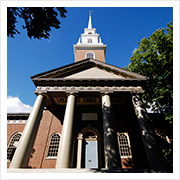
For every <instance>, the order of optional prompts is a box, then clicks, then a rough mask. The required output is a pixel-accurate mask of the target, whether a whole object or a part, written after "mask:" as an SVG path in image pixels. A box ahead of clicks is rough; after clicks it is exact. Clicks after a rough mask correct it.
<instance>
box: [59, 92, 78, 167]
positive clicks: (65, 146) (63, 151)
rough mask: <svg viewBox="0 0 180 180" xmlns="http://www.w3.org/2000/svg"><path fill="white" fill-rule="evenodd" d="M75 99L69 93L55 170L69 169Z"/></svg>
mask: <svg viewBox="0 0 180 180" xmlns="http://www.w3.org/2000/svg"><path fill="white" fill-rule="evenodd" d="M75 99H76V97H75V95H74V94H73V93H71V94H70V95H69V96H68V99H67V105H66V110H65V115H64V121H63V129H62V136H61V140H60V146H59V150H58V157H57V161H56V168H69V167H70V157H71V143H72V130H73V116H74V106H75Z"/></svg>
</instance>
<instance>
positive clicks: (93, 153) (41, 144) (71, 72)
mask: <svg viewBox="0 0 180 180" xmlns="http://www.w3.org/2000/svg"><path fill="white" fill-rule="evenodd" d="M74 54H75V62H74V63H72V64H68V65H66V66H62V67H59V68H56V69H53V70H50V71H46V72H44V73H41V74H37V75H34V76H32V77H31V79H32V81H33V82H34V84H35V86H36V90H35V94H36V95H37V99H36V101H35V104H34V107H33V109H32V112H31V113H30V114H23V113H20V114H8V124H7V132H8V134H7V141H8V142H7V146H8V150H7V154H8V157H7V159H8V162H7V167H8V168H9V167H10V168H11V169H12V168H27V167H28V168H38V169H41V168H56V169H59V168H77V169H81V168H95V169H103V168H104V169H125V168H131V169H138V168H141V169H145V168H146V169H148V168H149V169H157V168H161V167H163V160H162V158H161V157H162V156H161V153H160V149H159V147H158V144H157V141H156V138H155V135H154V132H153V130H152V126H151V123H150V121H149V119H148V116H147V113H146V110H145V109H144V108H143V103H142V101H141V98H140V96H141V94H142V93H144V90H143V84H144V83H146V80H147V77H145V76H142V75H140V74H137V73H133V72H130V71H127V70H124V69H121V68H119V67H116V66H113V65H110V64H107V63H106V61H105V56H106V45H104V44H103V43H102V40H101V38H100V36H99V34H97V33H96V28H92V22H91V15H90V16H89V22H88V28H85V29H84V33H83V34H82V35H81V37H80V38H79V41H78V43H77V44H76V45H74Z"/></svg>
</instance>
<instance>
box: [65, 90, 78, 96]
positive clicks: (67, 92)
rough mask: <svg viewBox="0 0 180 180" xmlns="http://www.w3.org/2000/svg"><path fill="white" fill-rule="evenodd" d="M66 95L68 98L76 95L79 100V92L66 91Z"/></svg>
mask: <svg viewBox="0 0 180 180" xmlns="http://www.w3.org/2000/svg"><path fill="white" fill-rule="evenodd" d="M66 95H67V97H68V96H70V95H74V96H76V97H77V98H78V97H79V91H66Z"/></svg>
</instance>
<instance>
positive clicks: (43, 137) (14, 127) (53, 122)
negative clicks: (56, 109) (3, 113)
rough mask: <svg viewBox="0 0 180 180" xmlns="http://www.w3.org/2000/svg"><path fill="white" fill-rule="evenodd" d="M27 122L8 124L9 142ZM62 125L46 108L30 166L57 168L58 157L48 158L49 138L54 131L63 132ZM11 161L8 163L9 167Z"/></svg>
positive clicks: (21, 130)
mask: <svg viewBox="0 0 180 180" xmlns="http://www.w3.org/2000/svg"><path fill="white" fill-rule="evenodd" d="M24 127H25V124H8V125H7V144H8V143H9V140H10V138H11V136H12V135H13V134H14V133H16V132H23V129H24ZM61 130H62V125H61V122H60V120H58V119H57V118H56V117H55V116H54V115H53V114H52V113H51V112H50V111H48V110H45V111H44V112H43V116H42V119H41V122H40V125H39V129H38V132H37V136H36V139H35V143H34V147H33V151H32V153H31V158H30V161H29V164H28V167H29V168H55V165H56V159H48V158H46V155H47V151H48V146H49V140H50V137H51V135H52V134H53V133H56V132H57V133H60V134H61ZM9 166H10V163H7V168H9Z"/></svg>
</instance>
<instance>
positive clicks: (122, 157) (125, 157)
mask: <svg viewBox="0 0 180 180" xmlns="http://www.w3.org/2000/svg"><path fill="white" fill-rule="evenodd" d="M120 134H124V135H125V136H126V137H127V140H128V146H129V151H130V154H131V155H129V156H121V154H120V158H121V159H128V158H132V151H131V144H130V139H129V135H128V133H126V132H121V133H119V134H118V135H117V139H118V147H119V153H121V149H120V142H119V136H120Z"/></svg>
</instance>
